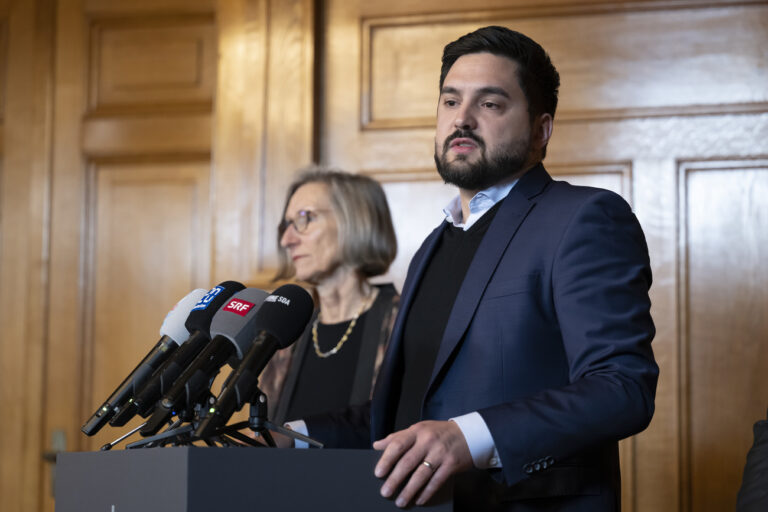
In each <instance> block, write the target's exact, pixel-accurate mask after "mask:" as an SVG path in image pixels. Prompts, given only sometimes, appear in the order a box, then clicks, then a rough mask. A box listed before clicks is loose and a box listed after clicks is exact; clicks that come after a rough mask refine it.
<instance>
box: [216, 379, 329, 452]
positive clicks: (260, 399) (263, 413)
mask: <svg viewBox="0 0 768 512" xmlns="http://www.w3.org/2000/svg"><path fill="white" fill-rule="evenodd" d="M249 403H250V410H249V417H248V421H240V422H238V423H233V424H232V425H227V426H224V427H221V428H219V429H218V430H216V432H215V433H214V436H218V435H222V434H223V435H230V436H232V437H235V438H236V439H239V440H242V439H241V437H240V436H242V437H244V438H245V439H248V440H250V441H253V440H252V439H251V438H249V437H247V436H244V435H243V434H241V433H240V432H238V431H239V430H240V429H243V428H245V427H248V428H250V429H251V430H252V431H254V432H256V435H258V436H260V437H263V438H264V441H266V443H267V446H270V447H276V446H277V445H276V443H275V440H274V438H273V437H272V434H271V433H270V431H274V432H279V433H280V434H283V435H284V436H287V437H290V438H291V439H294V440H296V439H298V440H299V441H304V442H305V443H307V444H309V445H311V446H314V447H315V448H322V447H323V443H321V442H319V441H316V440H314V439H312V438H310V437H307V436H305V435H303V434H300V433H298V432H296V431H294V430H290V429H287V428H285V427H283V426H282V425H277V424H275V423H272V422H271V421H269V419H268V418H267V411H268V407H267V395H265V394H264V393H263V392H262V391H261V390H260V389H258V388H256V393H255V394H254V398H253V399H252V400H251V401H250V402H249ZM236 434H239V435H236ZM256 444H257V445H258V446H264V445H262V444H260V443H256Z"/></svg>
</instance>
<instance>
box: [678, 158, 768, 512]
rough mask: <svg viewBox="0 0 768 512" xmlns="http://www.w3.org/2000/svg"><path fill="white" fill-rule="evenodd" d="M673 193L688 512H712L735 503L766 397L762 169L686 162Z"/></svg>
mask: <svg viewBox="0 0 768 512" xmlns="http://www.w3.org/2000/svg"><path fill="white" fill-rule="evenodd" d="M680 187H681V202H682V204H681V224H682V225H681V227H682V229H681V240H680V246H681V248H682V250H683V254H682V257H681V259H680V261H681V276H682V278H683V279H682V283H681V289H682V291H683V292H684V294H685V295H684V297H683V300H682V303H681V307H683V308H684V309H683V311H682V314H681V317H682V318H683V319H684V326H685V328H684V330H683V333H682V334H683V340H682V349H683V351H684V356H683V368H684V373H683V375H682V378H684V379H685V380H686V381H687V389H688V393H687V395H686V400H685V401H684V407H685V408H686V411H685V414H686V416H687V428H686V430H685V431H684V436H683V440H684V443H685V446H684V449H685V450H686V452H687V453H686V455H687V456H686V464H685V465H684V467H683V468H682V469H683V472H684V473H685V481H687V482H689V486H690V490H689V492H690V497H689V503H690V508H691V510H696V511H710V510H711V511H719V510H726V509H730V508H732V507H733V506H734V504H735V502H736V493H737V491H738V489H739V484H740V482H741V476H742V472H743V470H744V461H745V454H746V452H747V451H748V450H749V447H750V446H751V444H752V429H751V428H750V427H751V423H752V422H753V421H756V420H757V419H759V418H762V417H764V414H765V410H766V398H768V381H767V380H766V379H765V368H768V315H766V313H768V270H766V268H765V262H766V261H768V203H766V201H765V197H768V161H766V160H755V161H715V162H685V163H684V164H682V165H681V167H680ZM724 376H727V378H725V379H724V378H723V377H724ZM750 419H751V420H753V421H752V422H751V421H750Z"/></svg>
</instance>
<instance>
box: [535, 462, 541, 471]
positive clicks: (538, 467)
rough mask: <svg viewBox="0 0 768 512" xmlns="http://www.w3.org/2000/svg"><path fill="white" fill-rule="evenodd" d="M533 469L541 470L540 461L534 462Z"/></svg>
mask: <svg viewBox="0 0 768 512" xmlns="http://www.w3.org/2000/svg"><path fill="white" fill-rule="evenodd" d="M533 469H534V470H535V471H541V463H539V462H537V463H536V464H534V465H533Z"/></svg>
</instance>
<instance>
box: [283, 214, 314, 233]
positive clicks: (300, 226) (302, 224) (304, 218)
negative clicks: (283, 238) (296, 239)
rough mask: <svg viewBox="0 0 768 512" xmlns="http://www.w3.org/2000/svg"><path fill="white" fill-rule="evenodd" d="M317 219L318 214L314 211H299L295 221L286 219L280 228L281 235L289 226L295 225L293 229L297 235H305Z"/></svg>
mask: <svg viewBox="0 0 768 512" xmlns="http://www.w3.org/2000/svg"><path fill="white" fill-rule="evenodd" d="M316 219H317V212H313V211H312V210H299V212H298V213H297V214H296V217H295V218H293V219H284V220H283V221H282V222H281V223H280V226H279V229H280V234H281V235H282V234H283V233H285V232H286V231H287V230H288V226H290V225H291V224H293V228H294V229H295V230H296V232H297V233H304V232H305V231H306V230H307V227H308V226H309V223H310V222H312V221H314V220H316Z"/></svg>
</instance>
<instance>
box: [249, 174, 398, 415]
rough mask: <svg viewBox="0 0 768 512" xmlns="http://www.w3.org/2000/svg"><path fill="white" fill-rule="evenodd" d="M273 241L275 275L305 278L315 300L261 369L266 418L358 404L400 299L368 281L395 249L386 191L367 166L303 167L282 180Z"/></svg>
mask: <svg viewBox="0 0 768 512" xmlns="http://www.w3.org/2000/svg"><path fill="white" fill-rule="evenodd" d="M278 243H279V255H280V268H279V271H278V274H277V276H276V280H277V279H287V278H294V279H296V280H298V281H301V282H304V283H306V284H308V285H309V286H311V287H312V290H313V292H314V296H315V304H316V309H315V312H314V315H313V317H312V320H310V323H309V325H308V326H307V329H306V330H305V332H304V334H303V335H302V336H301V337H300V338H299V340H298V341H297V342H296V343H295V344H294V345H293V346H292V349H291V350H283V351H278V353H277V354H275V358H273V360H272V362H270V365H269V366H268V367H267V369H266V370H265V371H264V373H263V374H262V376H261V378H260V382H261V385H260V387H261V390H262V391H263V392H264V393H266V395H267V397H268V398H269V405H270V413H271V414H270V418H271V419H273V421H276V422H283V421H285V420H286V419H288V420H290V419H296V418H305V417H307V416H310V415H313V414H317V413H323V412H329V411H334V410H337V409H342V408H346V407H348V406H350V405H351V406H355V405H362V404H364V403H365V402H367V401H368V399H369V398H370V395H371V392H372V389H373V383H374V381H375V379H376V373H377V371H378V367H379V364H380V363H381V360H382V358H383V356H384V350H385V348H386V343H387V341H388V339H389V334H390V331H391V328H392V323H393V322H394V318H395V313H396V309H397V304H398V300H399V295H398V294H397V292H396V291H395V288H394V287H393V286H392V285H391V284H386V285H373V284H371V283H370V282H369V279H370V278H372V277H375V276H378V275H381V274H384V273H385V272H386V271H387V269H388V268H389V265H390V263H392V260H393V259H394V258H395V254H396V253H397V240H396V238H395V232H394V228H393V227H392V219H391V217H390V213H389V206H388V205H387V200H386V197H385V196H384V191H383V190H382V188H381V186H380V185H379V184H378V183H377V182H376V181H374V180H373V179H371V178H368V177H366V176H361V175H356V174H349V173H345V172H339V171H318V170H315V171H310V172H307V173H305V174H303V175H302V176H300V177H299V179H298V180H297V181H295V182H294V183H293V184H292V185H291V186H290V188H289V190H288V196H287V199H286V203H285V207H284V208H283V221H282V222H281V224H280V227H279V230H278Z"/></svg>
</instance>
